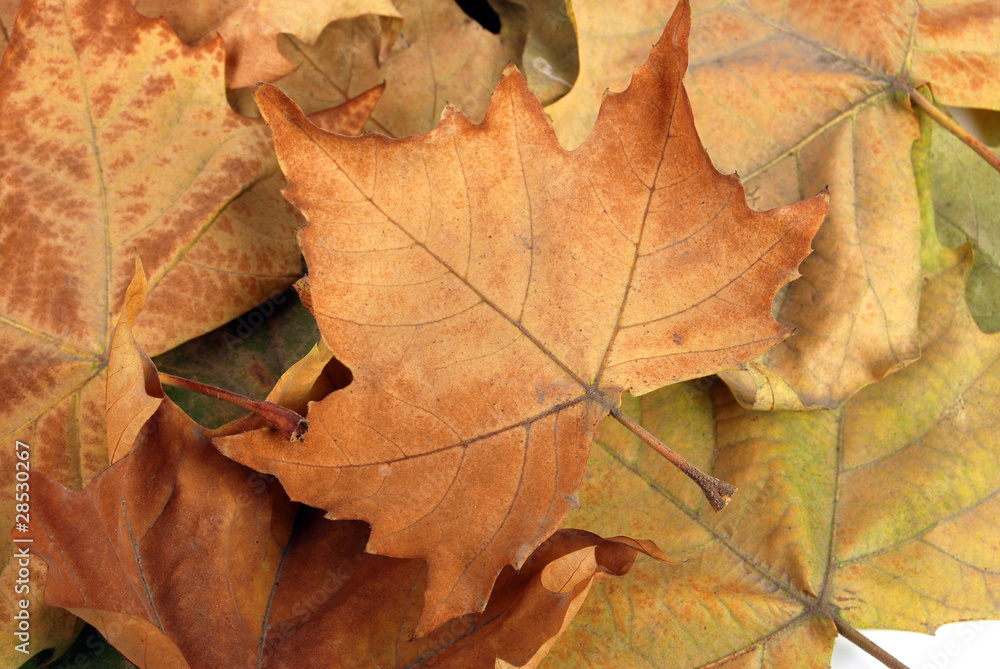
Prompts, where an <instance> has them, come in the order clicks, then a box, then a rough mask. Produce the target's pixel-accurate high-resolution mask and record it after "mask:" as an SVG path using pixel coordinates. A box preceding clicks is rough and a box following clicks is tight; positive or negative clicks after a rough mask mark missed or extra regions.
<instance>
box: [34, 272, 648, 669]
mask: <svg viewBox="0 0 1000 669" xmlns="http://www.w3.org/2000/svg"><path fill="white" fill-rule="evenodd" d="M145 288H146V286H145V277H144V275H143V273H142V270H141V268H137V271H136V276H135V280H134V281H133V282H132V284H131V286H130V288H129V293H128V296H127V298H126V308H125V309H124V314H123V318H122V320H121V321H120V322H119V326H118V328H117V329H116V332H115V339H114V346H113V349H112V352H111V359H110V363H109V367H110V369H111V373H110V374H109V377H108V407H107V408H108V431H109V433H114V434H115V435H116V437H117V438H116V439H115V440H114V443H115V444H117V445H118V446H119V454H120V455H121V457H120V458H118V459H117V461H116V462H115V464H114V465H112V466H111V467H110V468H109V469H108V470H107V471H105V472H103V473H102V474H100V475H99V476H98V477H96V478H95V479H94V480H93V481H92V482H91V483H90V484H88V485H87V487H86V488H84V490H82V491H80V492H71V491H69V490H67V489H66V488H64V487H62V486H60V485H59V484H57V483H55V482H54V481H52V480H50V479H48V478H47V477H45V476H44V475H42V474H41V473H39V472H35V473H34V477H33V478H32V485H33V489H32V491H33V495H34V497H33V499H34V500H35V501H34V507H33V508H34V514H35V519H34V521H33V525H32V532H31V534H30V537H31V538H32V539H33V540H34V543H33V544H32V545H31V547H32V550H33V551H34V552H35V553H36V554H38V555H40V556H41V557H43V558H44V559H45V561H46V562H47V563H48V564H49V573H48V582H47V586H46V592H45V596H46V601H47V602H49V603H50V604H53V605H56V606H61V607H65V608H67V609H69V610H71V611H72V612H73V613H75V614H77V615H79V616H80V617H81V618H83V619H84V620H87V621H88V622H90V623H91V624H93V625H94V626H95V627H97V628H98V629H99V630H100V631H101V632H102V633H103V634H104V635H105V636H106V637H107V638H108V639H109V640H110V641H111V642H112V643H113V644H114V645H115V646H116V647H117V648H118V649H119V650H120V651H121V652H122V653H123V654H125V655H126V656H127V657H128V658H129V659H130V660H132V661H133V662H135V663H136V664H137V665H139V666H140V667H244V666H249V667H330V666H343V667H356V666H372V665H375V666H381V667H408V666H429V665H438V666H454V667H494V666H495V664H496V660H497V658H498V657H499V658H501V659H503V660H504V661H505V662H507V663H509V664H511V665H514V666H534V665H535V664H536V663H537V661H538V660H540V659H541V656H542V655H544V653H545V651H546V650H547V648H548V646H549V645H550V644H551V643H552V642H553V641H554V639H555V638H556V637H557V636H558V635H559V634H560V633H561V632H562V630H563V629H564V628H565V627H566V626H567V625H568V623H569V621H570V619H571V618H572V616H573V614H574V613H575V612H576V611H577V610H578V609H579V607H580V605H581V604H582V603H583V600H584V598H585V597H586V595H587V592H588V591H589V589H590V586H591V585H592V584H593V582H594V581H595V579H597V578H599V577H601V576H603V575H606V574H618V575H620V574H624V573H626V572H628V570H629V569H630V567H631V566H632V563H633V561H634V560H635V557H636V555H637V553H638V552H643V553H647V554H651V555H654V556H656V557H661V558H662V554H661V553H660V552H659V551H658V549H656V547H655V546H653V545H652V544H650V543H648V542H637V541H633V540H631V539H627V538H617V539H611V540H603V539H601V538H600V537H598V536H596V535H593V534H590V533H588V532H582V531H578V530H564V531H561V532H560V533H559V534H557V535H556V536H555V537H553V538H552V539H550V540H549V541H548V542H547V543H545V544H543V545H542V546H541V547H540V548H539V549H538V550H537V551H536V552H535V553H534V555H532V556H531V558H530V559H529V560H528V561H527V563H526V564H525V567H524V568H523V569H522V570H521V571H520V573H514V572H513V570H510V571H508V572H505V573H504V574H503V576H502V577H501V579H500V581H499V582H498V584H497V587H496V589H495V591H494V595H493V597H492V599H491V600H490V605H489V607H488V608H487V609H486V611H484V612H483V614H481V615H479V616H476V617H473V616H466V617H465V618H463V619H460V620H454V621H451V622H449V623H448V624H447V625H445V626H444V627H442V628H440V629H438V630H435V631H433V632H432V633H431V634H430V635H429V636H426V637H423V638H421V639H418V640H412V639H411V637H412V634H413V631H414V625H415V624H416V621H417V618H418V616H419V613H420V608H421V604H422V590H423V588H424V587H425V586H426V566H425V564H424V562H423V561H422V560H415V559H410V560H403V559H397V558H388V557H383V556H377V555H371V554H368V553H365V552H364V546H365V543H366V539H367V534H368V528H367V526H366V525H365V524H364V523H360V522H356V521H354V522H348V521H331V520H327V519H325V518H323V517H322V512H321V511H318V510H307V509H304V508H303V509H302V510H301V512H299V509H298V505H297V504H293V503H291V502H290V501H289V500H288V498H287V497H286V496H285V495H284V493H283V491H282V490H281V488H280V487H279V486H278V485H277V483H276V482H275V481H274V479H273V478H271V477H264V476H261V475H260V474H258V473H257V472H254V471H252V470H250V469H248V468H246V467H243V466H242V465H239V464H237V463H235V462H233V461H231V460H228V459H226V458H225V457H223V456H222V455H220V454H219V453H218V452H217V451H216V450H215V449H214V448H212V446H211V442H210V438H211V436H212V435H213V433H212V432H209V431H208V430H205V429H203V428H201V427H200V426H199V425H197V424H196V423H194V421H192V420H191V419H190V418H188V417H187V416H186V415H185V414H184V413H183V412H182V411H181V410H180V409H178V408H177V407H176V405H174V404H173V402H171V401H170V400H169V399H164V395H163V391H162V389H161V388H160V386H159V383H158V381H157V380H156V369H155V367H154V366H153V364H152V363H151V362H150V361H149V359H148V358H147V357H146V356H145V354H144V353H143V352H142V350H141V349H140V348H139V347H138V346H137V345H136V343H135V340H134V338H133V337H132V332H131V326H132V325H133V324H134V321H135V318H136V316H137V314H138V313H139V310H140V308H141V306H142V300H143V298H144V293H145ZM328 360H329V355H328V354H326V355H324V353H323V352H322V351H314V352H313V354H310V355H309V356H307V358H306V359H305V360H303V361H302V362H300V363H299V364H297V365H296V366H295V367H293V368H292V369H291V370H290V371H289V373H288V374H286V375H285V376H284V377H282V379H281V381H280V382H279V384H278V386H277V387H276V388H275V390H274V391H273V392H272V394H271V396H270V399H271V400H272V401H280V402H282V403H287V404H290V405H292V406H301V405H302V404H304V403H305V401H307V400H308V399H309V398H310V397H316V396H318V395H316V394H314V393H315V391H316V389H317V387H318V386H319V384H317V383H316V382H317V380H318V379H322V374H323V370H324V367H325V362H326V361H328ZM231 429H235V427H234V426H229V427H227V428H223V432H225V431H227V430H231ZM296 514H298V516H297V515H296ZM18 536H25V535H18Z"/></svg>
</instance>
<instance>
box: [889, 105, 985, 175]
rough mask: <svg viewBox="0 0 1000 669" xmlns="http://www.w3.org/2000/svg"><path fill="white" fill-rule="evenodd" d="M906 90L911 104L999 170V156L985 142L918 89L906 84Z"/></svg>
mask: <svg viewBox="0 0 1000 669" xmlns="http://www.w3.org/2000/svg"><path fill="white" fill-rule="evenodd" d="M906 92H907V93H909V94H910V100H911V101H912V102H913V104H915V105H917V106H918V107H920V109H921V110H923V112H924V113H926V114H927V115H928V116H930V117H931V118H932V119H934V120H935V121H936V122H937V123H938V125H940V126H941V127H943V128H944V129H945V130H947V131H948V132H950V133H951V134H953V135H955V137H958V138H959V139H960V140H962V141H963V142H965V144H966V145H968V147H969V148H970V149H972V150H973V151H975V152H976V153H978V154H979V155H980V157H982V159H983V160H985V161H986V162H988V163H989V164H990V165H991V166H992V167H993V169H995V170H996V171H997V172H1000V157H998V156H997V155H996V154H995V153H993V152H992V151H990V150H989V148H987V146H986V145H985V144H983V143H982V142H980V141H979V140H978V139H976V138H975V137H973V136H972V135H971V134H970V133H969V131H968V130H966V129H965V128H963V127H962V126H961V125H959V124H958V122H957V121H955V119H953V118H952V117H950V116H948V114H946V113H945V112H944V111H942V110H941V109H940V108H938V106H937V105H935V104H934V103H933V102H931V101H930V100H928V99H927V98H925V97H924V96H923V95H921V94H920V91H918V90H917V89H915V88H913V87H912V86H907V89H906Z"/></svg>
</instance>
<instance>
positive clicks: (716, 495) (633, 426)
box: [611, 407, 736, 511]
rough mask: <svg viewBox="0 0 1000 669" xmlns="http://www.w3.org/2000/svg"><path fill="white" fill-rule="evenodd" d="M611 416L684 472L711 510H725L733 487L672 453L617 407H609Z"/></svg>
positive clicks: (733, 490) (734, 489) (733, 491)
mask: <svg viewBox="0 0 1000 669" xmlns="http://www.w3.org/2000/svg"><path fill="white" fill-rule="evenodd" d="M611 415H612V416H614V417H615V418H616V419H617V420H618V422H619V423H621V424H622V425H624V426H625V427H627V428H628V429H629V431H631V432H632V434H634V435H635V436H637V437H639V438H640V439H642V440H643V441H644V442H646V443H647V444H649V445H650V446H651V447H652V448H653V450H655V451H656V452H657V453H659V454H660V455H662V456H663V457H665V458H666V459H667V460H669V461H670V463H671V464H673V465H674V466H675V467H677V469H679V470H681V471H682V472H684V473H685V474H686V475H687V476H688V477H689V478H690V479H691V480H692V481H694V482H695V483H697V484H698V486H699V487H700V488H701V489H702V492H704V493H705V497H706V498H707V499H708V503H709V504H711V505H712V508H713V509H715V510H716V511H722V510H723V509H724V508H726V505H727V504H729V500H730V499H732V497H733V494H734V493H735V492H736V488H735V487H734V486H731V485H729V484H728V483H726V482H725V481H720V480H719V479H717V478H715V477H714V476H709V475H708V474H706V473H705V472H703V471H701V470H700V469H698V468H697V467H695V466H694V465H692V464H691V463H690V462H688V461H687V460H685V459H684V458H683V457H682V456H681V455H680V454H679V453H678V452H677V451H674V450H673V449H671V448H670V447H669V446H667V445H666V444H664V443H663V442H662V441H660V440H659V439H657V438H656V437H655V436H653V434H652V433H650V432H649V431H648V430H647V429H646V428H644V427H643V426H642V425H639V423H638V422H637V421H636V420H635V419H633V418H632V417H631V416H629V415H628V414H626V413H625V412H624V411H622V410H621V409H619V408H618V407H611Z"/></svg>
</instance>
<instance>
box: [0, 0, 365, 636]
mask: <svg viewBox="0 0 1000 669" xmlns="http://www.w3.org/2000/svg"><path fill="white" fill-rule="evenodd" d="M16 26H17V28H16V30H15V32H14V34H13V36H12V41H11V43H10V47H9V49H8V50H7V53H6V54H5V57H4V61H3V66H2V70H0V109H2V114H0V258H2V264H3V274H4V276H6V277H9V279H10V280H7V281H4V282H3V285H2V287H0V374H3V376H4V378H5V379H6V381H5V383H4V384H3V387H2V388H0V443H2V444H3V454H4V455H3V456H2V459H0V464H2V465H3V473H2V474H0V482H2V483H0V490H2V491H3V494H6V495H9V496H11V499H12V498H13V497H12V495H13V485H14V480H13V476H14V467H13V460H12V458H13V457H14V447H13V441H14V440H15V439H20V440H21V441H24V442H26V443H29V444H30V445H31V448H32V458H33V464H34V465H35V466H38V467H40V468H42V469H44V470H45V471H47V472H49V475H50V476H51V477H53V478H55V479H57V480H58V481H59V482H60V483H62V484H64V485H67V486H70V487H80V486H81V485H83V484H84V483H85V482H86V481H88V480H90V479H91V478H92V477H93V476H94V475H95V474H97V473H98V472H99V471H100V470H101V469H103V468H104V467H105V466H106V464H107V452H108V445H107V442H106V438H105V423H104V398H105V374H104V370H105V367H106V364H107V355H108V349H109V346H110V345H111V336H112V330H111V324H112V323H113V322H114V319H115V318H116V312H115V305H117V304H120V303H121V301H122V297H123V295H124V294H125V288H126V285H127V283H128V281H129V278H130V276H131V269H132V267H133V265H134V258H135V254H136V252H137V251H138V252H139V253H140V254H141V255H142V257H143V258H144V259H145V260H146V267H147V269H149V270H150V274H151V280H150V295H149V298H148V300H147V305H146V308H145V311H144V313H143V316H142V317H141V318H140V322H139V323H138V324H137V331H138V337H139V339H140V341H142V342H143V343H144V345H146V346H147V347H149V349H150V350H151V351H153V352H157V353H158V352H160V351H163V350H165V349H167V348H170V347H171V346H174V345H176V344H177V343H179V342H182V341H185V340H186V339H190V338H191V337H194V336H197V335H199V334H202V333H204V332H206V331H208V330H211V329H212V328H214V327H216V326H217V325H220V324H222V323H225V322H227V321H228V320H230V319H231V318H234V317H235V316H237V315H238V314H240V313H242V312H244V311H246V310H247V309H249V308H250V307H252V306H253V305H255V304H257V303H258V302H260V301H262V300H264V299H266V298H267V297H269V296H270V295H272V294H274V293H275V292H276V291H277V290H280V289H281V288H283V287H285V286H287V285H289V284H290V283H291V282H292V281H294V280H295V277H296V276H297V275H298V274H299V273H300V272H301V260H300V256H299V252H298V249H297V245H296V243H295V239H294V234H293V232H294V229H295V228H296V227H297V226H298V225H299V224H300V220H301V219H300V218H299V216H298V215H297V213H296V212H295V210H294V209H293V208H292V207H291V206H289V205H288V204H287V203H286V202H284V201H283V199H282V198H281V196H280V194H279V189H280V188H281V186H282V185H283V183H284V182H283V180H282V177H281V174H280V172H278V168H277V162H276V159H275V157H274V153H273V149H272V148H271V146H270V141H269V132H268V130H267V128H266V126H265V125H264V124H263V123H262V122H260V121H256V120H248V119H243V118H241V117H239V116H238V115H236V114H235V113H233V112H232V111H231V110H230V109H229V108H228V106H227V103H226V99H225V95H224V91H223V85H222V70H223V67H224V61H223V53H222V45H221V42H220V41H216V42H214V43H212V44H210V45H208V46H204V47H197V48H191V47H186V46H184V45H183V44H181V43H180V41H179V40H178V39H177V37H176V36H175V35H174V34H173V33H172V32H170V30H169V29H168V28H167V27H166V25H165V23H164V22H162V21H152V20H149V19H145V18H142V17H140V16H139V15H137V14H135V12H134V11H133V9H132V8H131V6H130V5H129V4H128V3H127V2H124V1H120V2H78V1H76V0H70V1H68V2H65V3H63V2H58V1H48V0H42V1H38V2H28V1H26V2H24V3H23V4H22V6H21V10H20V14H19V16H18V19H17V22H16ZM377 96H378V91H374V92H373V93H371V94H369V95H368V96H367V97H365V98H363V99H361V100H359V101H356V102H353V103H349V104H347V105H345V106H344V107H343V108H342V109H340V110H339V111H338V110H333V111H331V112H330V113H329V114H327V116H326V117H324V118H325V120H324V122H325V123H330V124H331V125H330V128H331V129H333V128H338V129H340V130H341V131H347V132H351V131H353V132H357V131H358V130H359V129H360V128H361V126H362V125H363V124H364V122H365V120H366V118H367V112H368V111H370V109H371V106H372V105H373V104H374V101H375V100H376V99H377ZM12 514H13V507H6V508H5V509H4V510H3V511H2V512H0V517H2V518H3V523H2V526H3V527H6V528H9V527H10V526H11V525H12V523H13V516H12ZM9 556H10V548H9V547H8V548H5V549H4V552H3V553H2V554H0V557H2V558H3V562H4V564H6V563H7V559H9ZM13 578H14V576H13V574H12V573H10V572H9V570H8V572H4V575H3V577H2V578H0V580H2V581H3V582H5V583H6V582H7V579H13ZM4 602H5V603H3V604H0V607H2V608H3V613H2V614H0V617H2V618H4V619H9V618H8V616H9V613H10V609H9V608H8V607H9V602H6V600H4ZM36 631H37V632H38V635H39V636H38V637H36V639H37V641H38V642H39V644H38V645H37V646H35V647H37V648H41V640H42V630H41V628H40V627H39V628H37V629H36Z"/></svg>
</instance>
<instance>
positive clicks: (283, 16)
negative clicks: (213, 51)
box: [134, 0, 403, 109]
mask: <svg viewBox="0 0 1000 669" xmlns="http://www.w3.org/2000/svg"><path fill="white" fill-rule="evenodd" d="M134 5H135V8H136V10H137V11H138V12H139V13H140V14H142V15H143V16H148V17H150V18H156V17H161V16H162V17H164V18H166V19H167V20H168V21H169V22H170V25H171V27H173V29H174V30H176V31H177V34H178V36H180V38H181V40H183V41H184V42H185V43H187V44H204V43H207V42H208V41H210V40H212V39H213V38H214V37H215V36H216V35H222V38H223V40H225V47H226V85H227V86H228V87H230V88H239V87H240V86H250V85H253V84H255V83H257V82H258V81H274V80H275V79H278V78H280V77H282V76H284V75H286V74H289V73H290V72H292V71H294V70H295V68H296V65H295V64H294V63H292V62H289V61H288V59H286V58H285V57H284V56H282V55H281V53H280V51H279V50H278V36H279V34H280V33H291V34H293V35H295V36H296V37H298V38H299V39H300V40H302V41H303V42H304V43H306V44H313V43H315V42H316V40H317V39H318V38H319V35H320V33H321V32H322V30H323V28H324V27H325V26H326V25H327V24H328V23H331V22H332V21H337V20H341V19H352V18H355V17H358V16H366V15H371V16H372V18H373V19H374V20H375V22H376V23H377V24H378V26H379V28H378V40H379V42H378V43H379V53H380V54H381V56H382V58H385V56H386V55H388V53H389V49H390V48H391V47H392V44H393V43H394V42H395V41H396V38H397V37H398V36H399V30H400V27H401V25H402V22H403V20H402V16H401V15H400V14H399V12H397V11H396V8H395V7H393V4H392V2H391V1H390V0H335V1H332V2H331V1H330V0H297V1H294V2H289V1H288V0H254V1H251V0H235V1H233V0H228V1H227V2H193V1H192V0H187V1H181V2H178V1H177V0H134ZM375 83H376V84H377V83H379V82H375ZM373 85H374V84H373ZM362 90H363V89H362ZM327 106H332V105H327ZM323 108H324V109H325V107H323Z"/></svg>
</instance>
